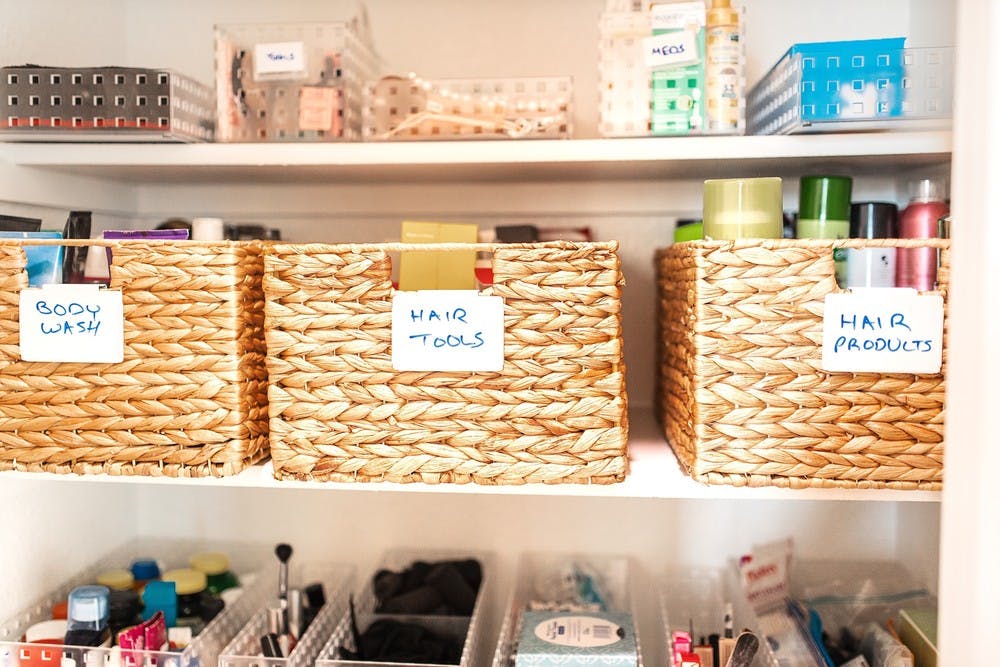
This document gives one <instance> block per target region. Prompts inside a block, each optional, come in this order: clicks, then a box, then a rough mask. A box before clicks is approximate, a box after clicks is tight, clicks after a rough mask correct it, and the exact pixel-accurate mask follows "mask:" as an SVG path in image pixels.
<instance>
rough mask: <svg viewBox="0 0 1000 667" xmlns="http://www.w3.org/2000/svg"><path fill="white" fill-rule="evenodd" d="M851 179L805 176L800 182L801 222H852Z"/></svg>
mask: <svg viewBox="0 0 1000 667" xmlns="http://www.w3.org/2000/svg"><path fill="white" fill-rule="evenodd" d="M850 219H851V179H850V178H849V177H847V176H803V177H802V180H801V181H800V182H799V220H850Z"/></svg>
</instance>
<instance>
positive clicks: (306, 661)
mask: <svg viewBox="0 0 1000 667" xmlns="http://www.w3.org/2000/svg"><path fill="white" fill-rule="evenodd" d="M274 575H275V576H274V579H273V580H270V581H269V582H268V584H269V589H268V590H269V594H268V595H267V596H265V598H264V600H262V601H261V604H260V605H259V606H258V608H257V610H256V613H255V614H254V615H253V617H252V618H251V619H250V621H249V622H248V623H247V624H246V625H244V626H243V629H242V630H240V632H239V634H237V635H236V637H235V638H234V639H233V640H232V641H231V642H230V643H229V645H228V646H226V647H225V649H223V651H222V653H221V654H220V655H219V663H218V664H219V667H307V666H311V665H312V664H313V661H314V660H315V659H316V657H317V656H318V655H319V653H320V649H321V648H322V647H323V643H324V642H325V641H326V639H327V637H329V636H330V634H331V633H332V632H333V630H334V628H335V627H336V625H337V621H338V620H340V618H341V617H342V616H343V614H344V610H345V609H346V608H347V599H348V593H349V591H350V590H351V584H352V581H353V576H354V568H352V567H350V566H348V565H340V564H334V563H303V564H300V565H292V567H291V571H290V572H289V578H290V580H291V581H290V584H289V585H290V586H292V587H299V586H306V585H309V584H311V583H313V582H317V581H321V582H323V587H324V592H325V595H326V604H324V605H323V608H322V609H321V610H320V611H319V613H318V614H317V615H316V618H315V619H314V620H313V622H312V623H311V624H310V625H309V629H308V630H307V631H306V633H305V634H304V635H303V636H302V638H301V639H300V640H299V642H298V644H296V646H295V648H294V649H293V650H292V652H291V655H288V656H286V657H284V658H265V657H263V656H261V655H260V638H261V636H263V635H264V634H266V632H267V610H266V605H267V603H268V602H269V601H270V600H272V599H277V567H275V569H274Z"/></svg>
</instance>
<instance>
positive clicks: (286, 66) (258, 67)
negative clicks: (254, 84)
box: [253, 42, 306, 79]
mask: <svg viewBox="0 0 1000 667" xmlns="http://www.w3.org/2000/svg"><path fill="white" fill-rule="evenodd" d="M305 71H306V50H305V45H304V44H303V43H302V42H272V43H270V44H257V45H255V46H254V47H253V74H254V78H255V79H257V78H260V76H261V75H262V74H263V75H267V74H305Z"/></svg>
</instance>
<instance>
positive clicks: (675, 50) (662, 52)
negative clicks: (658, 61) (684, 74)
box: [653, 44, 684, 56]
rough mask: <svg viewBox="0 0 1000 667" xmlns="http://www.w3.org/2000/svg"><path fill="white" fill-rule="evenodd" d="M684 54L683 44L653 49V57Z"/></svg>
mask: <svg viewBox="0 0 1000 667" xmlns="http://www.w3.org/2000/svg"><path fill="white" fill-rule="evenodd" d="M682 53H684V45H683V44H676V45H673V44H672V45H668V46H654V47H653V55H656V56H676V55H679V54H682Z"/></svg>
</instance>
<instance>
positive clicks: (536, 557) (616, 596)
mask: <svg viewBox="0 0 1000 667" xmlns="http://www.w3.org/2000/svg"><path fill="white" fill-rule="evenodd" d="M567 563H569V564H578V565H581V566H583V567H584V568H586V569H589V570H593V571H595V572H597V573H599V574H600V576H601V578H602V583H603V585H604V587H605V590H606V591H607V592H608V598H609V607H610V608H611V610H612V611H618V612H627V613H629V614H631V615H632V624H633V627H634V628H635V644H636V660H637V663H636V664H637V665H638V667H642V642H641V641H640V637H639V617H638V615H637V614H636V607H635V603H634V600H635V598H636V595H635V589H634V587H635V580H634V577H633V574H632V570H633V565H632V560H631V559H630V558H628V557H625V556H594V555H583V554H572V553H529V554H524V555H523V556H522V557H521V559H520V562H519V564H518V568H517V582H516V584H515V586H514V592H513V593H512V594H511V596H510V600H509V602H508V604H507V611H506V613H505V614H504V619H503V625H502V626H501V628H500V637H499V639H498V640H497V646H496V650H495V651H494V653H493V663H492V667H513V665H514V664H515V659H516V655H517V643H518V639H519V636H520V634H521V618H522V612H524V610H525V608H526V607H527V605H528V603H529V602H530V601H531V600H533V599H536V598H537V597H539V596H538V591H537V585H538V577H539V576H540V573H542V572H546V571H552V569H553V568H555V567H559V566H564V565H565V564H567ZM595 664H599V663H595Z"/></svg>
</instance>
